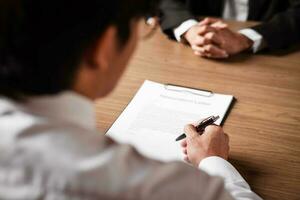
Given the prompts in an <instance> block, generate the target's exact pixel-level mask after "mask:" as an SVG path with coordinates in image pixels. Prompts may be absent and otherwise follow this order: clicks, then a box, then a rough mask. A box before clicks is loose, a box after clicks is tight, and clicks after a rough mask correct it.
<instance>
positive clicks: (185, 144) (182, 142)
mask: <svg viewBox="0 0 300 200" xmlns="http://www.w3.org/2000/svg"><path fill="white" fill-rule="evenodd" d="M180 145H181V147H182V148H185V147H186V146H187V142H186V140H185V139H184V140H182V141H181V142H180Z"/></svg>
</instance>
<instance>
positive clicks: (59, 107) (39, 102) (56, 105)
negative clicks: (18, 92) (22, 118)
mask: <svg viewBox="0 0 300 200" xmlns="http://www.w3.org/2000/svg"><path fill="white" fill-rule="evenodd" d="M22 106H23V107H24V109H26V110H27V109H28V111H29V112H31V113H33V114H37V115H41V116H45V117H47V118H55V119H56V120H60V121H65V122H71V123H73V124H77V125H79V126H81V127H84V128H86V129H89V130H95V129H96V121H95V117H96V116H95V110H94V104H93V101H91V100H89V99H88V98H86V97H84V96H81V95H80V94H78V93H75V92H72V91H66V92H62V93H60V94H58V95H49V96H41V97H33V98H29V99H28V100H27V101H26V102H25V103H23V104H22Z"/></svg>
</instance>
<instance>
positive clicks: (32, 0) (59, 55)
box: [0, 0, 158, 98]
mask: <svg viewBox="0 0 300 200" xmlns="http://www.w3.org/2000/svg"><path fill="white" fill-rule="evenodd" d="M157 4H158V0H156V1H155V0H88V1H73V0H1V2H0V95H4V96H8V97H10V98H19V97H20V96H28V95H29V96H30V95H44V94H55V93H58V92H60V91H63V90H66V89H70V88H71V87H72V85H73V80H74V76H75V74H76V72H77V70H78V65H79V62H80V60H81V59H82V56H83V54H84V53H85V51H87V49H89V48H90V47H91V46H92V45H93V44H94V42H95V40H96V39H97V38H99V37H100V36H101V34H102V33H103V32H104V31H105V30H106V28H107V27H108V26H110V25H115V26H116V27H117V30H118V37H119V41H120V44H121V45H122V44H124V43H126V41H127V40H128V38H129V36H130V22H131V21H132V20H133V19H137V18H140V17H143V16H146V15H147V16H148V15H149V13H151V12H153V11H155V8H156V6H157Z"/></svg>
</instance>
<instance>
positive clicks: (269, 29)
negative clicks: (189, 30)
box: [160, 0, 300, 49]
mask: <svg viewBox="0 0 300 200" xmlns="http://www.w3.org/2000/svg"><path fill="white" fill-rule="evenodd" d="M224 2H225V1H224V0H163V1H162V3H161V15H160V20H161V27H162V30H163V31H164V32H165V33H166V34H167V35H169V37H171V38H174V35H173V29H174V28H176V27H177V26H179V25H180V24H181V23H182V22H184V21H185V20H187V19H197V16H216V17H220V16H221V14H222V11H223V7H224ZM248 20H254V21H262V23H261V24H260V25H257V26H254V27H251V28H252V29H254V30H256V31H257V32H258V33H260V34H261V35H262V36H263V37H264V40H265V42H266V44H267V46H268V48H270V49H279V48H284V47H287V46H290V45H292V44H295V43H298V42H299V41H300V0H249V16H248Z"/></svg>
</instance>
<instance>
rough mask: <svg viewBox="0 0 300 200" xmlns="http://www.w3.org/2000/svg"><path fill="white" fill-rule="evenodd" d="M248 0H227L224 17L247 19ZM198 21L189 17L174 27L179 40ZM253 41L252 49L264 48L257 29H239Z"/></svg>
mask: <svg viewBox="0 0 300 200" xmlns="http://www.w3.org/2000/svg"><path fill="white" fill-rule="evenodd" d="M248 3H249V2H248V0H225V5H224V10H223V14H222V17H223V18H224V19H229V20H237V21H246V20H247V18H248V14H249V6H248V5H249V4H248ZM197 23H198V21H196V20H194V19H189V20H187V21H185V22H183V23H182V24H181V25H179V26H178V27H177V28H175V29H174V35H175V38H176V40H177V41H179V42H180V41H181V36H182V35H183V34H184V33H185V32H186V31H187V30H189V29H190V28H191V27H192V26H194V25H196V24H197ZM239 33H241V34H243V35H245V36H246V37H248V38H249V39H250V40H252V41H253V46H252V51H253V52H254V53H256V52H258V51H259V50H261V49H262V48H263V37H262V35H261V34H259V33H258V32H257V31H255V30H253V29H251V28H246V29H242V30H240V31H239Z"/></svg>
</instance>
